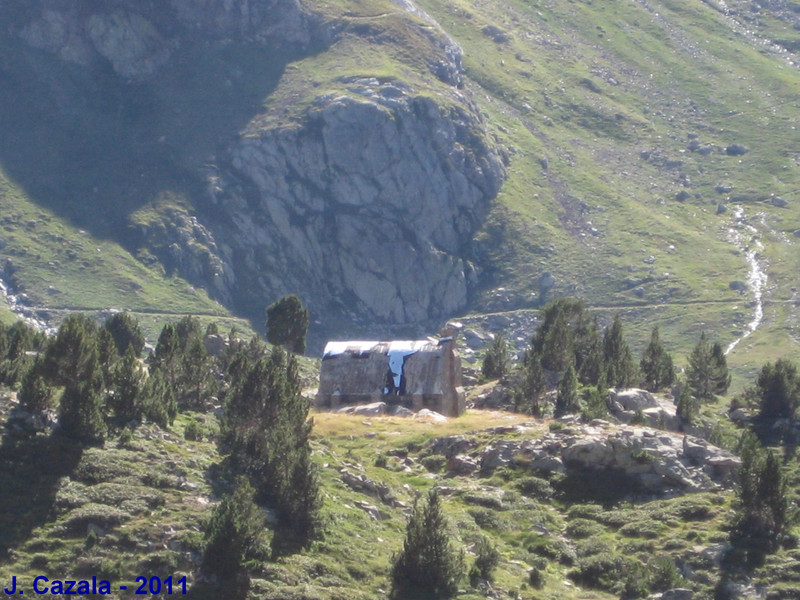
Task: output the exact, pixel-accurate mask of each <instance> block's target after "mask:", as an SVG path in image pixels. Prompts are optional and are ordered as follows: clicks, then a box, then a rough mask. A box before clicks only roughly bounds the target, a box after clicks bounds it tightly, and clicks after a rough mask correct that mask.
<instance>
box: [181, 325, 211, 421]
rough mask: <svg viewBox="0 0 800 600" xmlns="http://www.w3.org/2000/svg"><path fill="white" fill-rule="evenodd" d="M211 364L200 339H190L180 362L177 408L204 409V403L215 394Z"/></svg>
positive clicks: (196, 337) (195, 337) (197, 337)
mask: <svg viewBox="0 0 800 600" xmlns="http://www.w3.org/2000/svg"><path fill="white" fill-rule="evenodd" d="M212 364H213V360H212V358H211V356H210V355H209V353H208V351H207V350H206V347H205V346H204V345H203V340H202V338H201V337H199V336H194V337H192V338H190V339H189V340H188V345H187V347H186V350H185V351H184V353H183V357H182V360H181V361H180V371H179V375H178V385H177V394H176V396H177V399H178V405H179V406H183V407H185V408H190V409H193V410H203V409H204V408H205V404H206V402H207V401H208V400H209V399H210V398H211V396H213V395H214V393H215V392H216V379H215V378H214V372H213V370H212Z"/></svg>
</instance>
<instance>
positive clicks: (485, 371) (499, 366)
mask: <svg viewBox="0 0 800 600" xmlns="http://www.w3.org/2000/svg"><path fill="white" fill-rule="evenodd" d="M509 360H510V357H509V351H508V341H507V340H506V338H505V337H503V335H502V334H499V333H498V334H497V335H495V336H494V339H492V343H491V344H489V348H488V349H487V350H486V355H485V356H484V357H483V364H482V365H481V375H483V377H484V379H499V378H501V377H504V376H505V375H506V373H507V372H508V363H509Z"/></svg>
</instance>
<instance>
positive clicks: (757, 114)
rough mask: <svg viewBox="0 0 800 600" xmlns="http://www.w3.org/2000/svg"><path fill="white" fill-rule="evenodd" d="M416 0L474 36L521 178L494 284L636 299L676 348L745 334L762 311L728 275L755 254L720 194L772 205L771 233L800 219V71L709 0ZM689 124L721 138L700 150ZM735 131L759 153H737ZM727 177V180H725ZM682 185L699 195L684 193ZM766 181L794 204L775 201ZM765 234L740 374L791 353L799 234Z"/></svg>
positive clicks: (491, 238)
mask: <svg viewBox="0 0 800 600" xmlns="http://www.w3.org/2000/svg"><path fill="white" fill-rule="evenodd" d="M421 4H422V5H423V6H425V8H426V9H427V10H429V11H430V12H431V13H432V14H434V15H435V16H436V18H437V19H438V20H439V21H440V22H441V23H442V24H443V25H444V26H445V27H446V28H447V29H448V31H449V32H450V33H451V34H452V35H453V36H454V37H455V38H456V39H457V41H458V42H459V43H460V44H462V46H463V48H464V51H465V57H464V64H465V67H466V70H467V74H468V75H469V77H470V78H471V79H472V80H473V81H474V82H475V83H476V87H473V91H474V92H475V97H476V99H477V101H478V102H479V104H480V105H481V108H482V109H483V110H484V111H485V113H486V115H487V117H488V119H489V121H490V122H491V123H492V124H493V125H494V128H495V130H496V131H497V134H498V136H499V137H500V139H501V140H502V141H503V143H505V144H506V145H507V146H508V147H509V148H510V150H511V165H510V168H509V174H510V177H509V180H508V181H507V182H506V184H505V186H504V187H503V190H502V192H501V194H500V197H499V199H498V200H499V201H498V203H497V205H496V208H495V211H494V214H493V216H492V217H490V220H489V223H488V225H487V227H486V228H485V229H484V232H483V233H482V234H481V235H480V237H479V239H481V240H482V241H485V243H486V244H487V245H488V247H489V249H490V251H491V253H492V254H493V259H494V264H495V266H496V278H495V281H496V283H497V285H502V286H504V287H506V288H511V289H513V290H515V292H516V294H517V295H518V297H520V298H527V297H530V295H531V294H533V293H537V292H538V291H539V290H538V278H539V276H540V275H541V274H542V273H543V272H551V273H553V275H554V276H555V277H556V279H557V282H558V283H557V286H556V289H555V290H554V291H553V293H560V294H564V293H568V294H575V295H580V296H582V297H584V298H586V299H587V301H588V303H589V304H590V305H593V306H597V307H603V306H606V307H613V306H618V307H622V308H621V309H622V310H624V311H625V312H631V311H632V310H633V312H634V313H635V314H636V315H637V316H638V322H634V323H631V325H632V327H630V331H631V334H632V338H633V341H634V342H635V345H642V344H643V343H644V341H645V340H646V336H647V335H648V333H649V328H650V326H651V324H652V323H653V322H658V323H659V324H661V325H662V333H663V334H664V336H665V338H666V339H668V340H672V341H674V342H675V345H674V346H673V348H675V349H676V350H679V351H686V350H688V348H689V347H690V346H691V345H692V344H693V343H694V338H695V337H696V335H697V333H696V332H697V331H698V329H699V328H701V327H703V328H706V329H708V330H710V331H711V332H712V335H714V336H715V337H719V338H720V339H721V340H723V342H725V341H726V340H732V339H734V337H735V332H736V331H737V330H740V328H741V326H742V324H743V323H744V322H746V321H748V320H749V318H750V314H751V312H750V309H749V307H748V306H747V298H746V297H745V298H742V297H740V296H739V294H738V293H737V292H734V291H732V290H730V289H729V288H728V283H729V282H730V281H733V280H736V279H740V280H742V279H744V277H745V274H746V272H747V266H746V264H745V261H744V259H743V256H742V255H741V253H740V252H738V251H737V250H736V248H734V247H733V246H732V245H731V243H730V242H729V241H727V240H726V235H725V232H726V230H727V228H728V227H730V225H731V224H732V217H731V214H730V212H728V213H726V214H723V215H719V216H718V215H716V214H715V208H716V207H715V203H716V202H720V201H722V202H725V203H728V204H730V203H732V202H740V203H741V204H742V205H743V206H744V208H745V213H746V214H747V215H749V216H752V215H755V214H757V213H762V212H763V213H764V215H765V222H766V225H767V227H768V228H769V229H772V230H774V231H776V232H790V231H792V230H793V229H795V228H797V226H798V224H800V207H799V206H798V205H797V203H796V202H793V200H794V198H795V195H796V190H797V189H800V188H798V184H799V183H800V179H799V177H800V176H799V172H798V169H797V164H796V162H795V158H796V156H795V155H794V153H793V151H792V150H791V149H792V148H793V147H794V146H796V145H797V142H798V132H797V131H796V123H797V114H798V113H797V106H796V97H797V92H798V90H799V89H800V75H798V72H797V70H796V69H794V68H792V67H790V66H789V65H788V64H786V63H785V61H784V60H783V59H782V58H781V57H778V56H775V55H773V54H770V53H768V52H767V51H765V50H763V49H760V48H758V47H755V46H754V44H752V43H751V42H750V40H748V39H745V38H744V37H743V36H741V35H739V34H736V33H732V31H731V29H730V28H729V27H727V26H726V25H725V24H724V23H723V21H722V19H721V16H720V15H719V13H717V12H715V11H713V10H711V9H710V8H709V7H708V6H707V5H705V4H703V3H701V2H691V3H686V2H680V3H679V2H651V3H649V5H650V7H651V8H650V9H648V8H646V7H645V6H644V4H643V3H638V2H635V3H619V2H579V1H576V2H568V3H561V2H558V3H556V2H544V1H540V2H536V1H528V2H525V1H518V2H507V3H503V10H502V11H500V10H497V3H494V2H470V3H467V2H459V1H455V2H450V1H448V2H443V1H438V0H423V1H422V2H421ZM486 26H495V27H497V28H498V29H500V30H502V31H504V32H505V33H507V34H508V36H509V38H510V39H509V41H507V42H504V43H497V42H496V41H494V40H493V39H492V38H491V37H489V36H488V35H486V34H484V33H483V32H482V30H483V29H484V27H486ZM689 134H696V135H697V139H698V141H699V142H701V143H702V144H711V145H713V146H714V150H713V151H712V152H711V153H710V154H708V155H705V156H703V155H701V154H700V153H697V152H691V151H689V150H688V149H687V143H688V142H689V138H688V135H689ZM732 143H742V144H744V145H745V146H747V147H748V148H749V152H748V153H747V154H745V155H744V156H742V157H732V156H727V155H726V154H725V153H724V151H723V149H724V148H725V147H726V146H727V145H729V144H732ZM642 151H649V152H650V153H651V159H650V160H644V159H642V157H641V154H640V153H641V152H642ZM543 159H545V160H546V166H544V165H543V164H542V163H543ZM685 182H686V183H687V185H684V183H685ZM720 183H722V184H727V185H729V186H732V188H733V190H732V191H731V192H730V193H729V194H719V193H717V192H716V191H715V190H714V187H715V186H716V185H717V184H720ZM683 190H685V191H687V192H688V193H689V194H690V197H689V198H688V199H687V200H685V201H683V202H678V201H677V200H676V194H677V193H679V192H680V191H683ZM771 194H775V195H778V196H781V197H784V198H786V199H788V200H790V205H789V208H783V209H781V208H774V207H772V206H770V205H769V204H767V203H765V202H764V200H765V199H768V198H769V197H770V195H771ZM592 227H594V228H596V230H597V231H596V233H594V234H593V233H592V232H591V228H592ZM765 237H766V240H765V243H766V246H767V248H766V251H765V253H764V254H765V257H766V259H767V260H768V261H769V268H768V271H769V276H770V287H769V294H768V296H767V298H768V300H769V302H770V303H771V304H770V305H769V306H768V308H767V319H766V323H765V326H764V327H763V329H762V330H761V331H760V332H759V333H758V334H757V335H754V336H753V337H752V338H750V340H748V343H746V344H742V345H741V346H740V348H737V350H736V351H735V352H734V353H733V355H732V356H731V362H732V364H733V365H734V366H736V367H741V368H743V369H744V370H747V369H748V368H749V367H750V365H751V364H752V363H756V364H758V363H759V362H760V361H762V360H765V359H768V358H774V357H775V356H779V355H781V354H783V353H790V352H792V351H796V349H797V332H796V327H797V325H796V320H793V319H796V317H793V316H792V313H793V312H796V309H795V310H794V311H793V310H792V308H791V306H786V302H787V301H788V300H789V299H790V298H792V291H791V288H792V287H793V286H796V285H797V278H796V273H797V272H798V269H800V253H798V251H797V242H796V241H794V240H792V239H788V238H787V237H786V236H783V237H782V238H781V239H778V236H777V235H775V234H765ZM650 256H652V257H654V258H655V259H656V261H655V263H654V264H653V265H652V266H651V265H648V264H646V263H644V262H643V259H644V258H646V257H650ZM637 282H641V283H640V286H641V288H643V290H644V295H643V297H641V298H639V297H636V296H635V295H634V294H633V288H635V287H639V286H637V285H636V283H637ZM478 304H480V301H479V303H478ZM624 307H630V308H624ZM687 333H688V334H689V335H686V334H687Z"/></svg>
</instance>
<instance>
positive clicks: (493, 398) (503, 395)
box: [473, 385, 511, 408]
mask: <svg viewBox="0 0 800 600" xmlns="http://www.w3.org/2000/svg"><path fill="white" fill-rule="evenodd" d="M510 404H511V392H510V391H509V389H508V388H507V387H505V386H503V385H496V386H494V387H492V388H490V389H488V390H486V391H485V392H483V393H481V394H479V395H478V396H477V397H476V398H475V400H474V401H473V405H474V407H475V408H501V407H507V406H509V405H510Z"/></svg>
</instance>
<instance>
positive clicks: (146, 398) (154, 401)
mask: <svg viewBox="0 0 800 600" xmlns="http://www.w3.org/2000/svg"><path fill="white" fill-rule="evenodd" d="M177 414H178V403H177V402H176V401H175V394H174V393H173V391H172V386H171V385H169V382H168V381H167V379H166V376H165V375H164V372H163V371H159V370H156V371H154V372H153V373H152V374H151V375H150V377H148V378H147V380H146V381H145V386H144V391H143V393H142V416H143V417H145V418H146V419H148V420H149V421H151V422H153V423H155V424H156V425H158V426H160V427H164V428H166V427H169V426H170V425H172V423H173V421H174V420H175V417H176V416H177Z"/></svg>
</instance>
